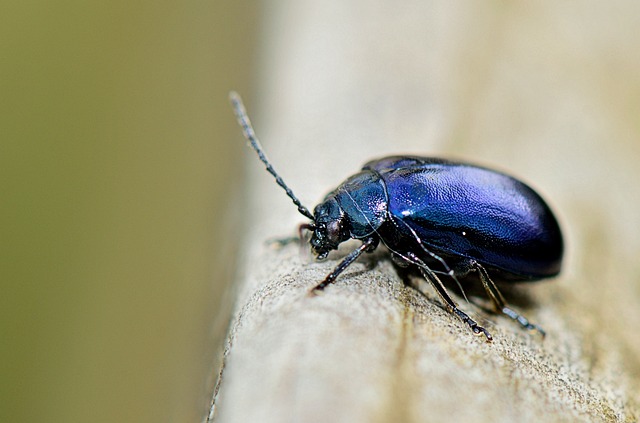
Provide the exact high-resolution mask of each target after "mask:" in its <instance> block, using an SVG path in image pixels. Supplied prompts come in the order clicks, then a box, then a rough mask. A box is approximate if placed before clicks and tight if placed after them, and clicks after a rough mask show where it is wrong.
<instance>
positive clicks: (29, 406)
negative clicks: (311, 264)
mask: <svg viewBox="0 0 640 423" xmlns="http://www.w3.org/2000/svg"><path fill="white" fill-rule="evenodd" d="M258 13H259V11H258V10H257V9H256V5H255V4H254V3H253V2H246V1H240V2H214V1H209V2H202V1H193V0H187V1H181V2H171V1H142V2H125V1H110V2H86V1H57V2H48V1H23V2H4V3H3V5H2V6H1V7H0V45H1V46H2V47H1V49H0V54H1V56H0V61H1V65H0V107H2V110H1V113H0V131H1V132H0V134H1V140H2V141H1V149H0V160H1V165H0V172H1V177H0V180H1V181H2V182H1V186H2V191H1V192H2V206H1V208H0V210H2V212H1V215H0V217H1V219H2V224H1V227H2V233H1V237H2V242H1V244H0V245H2V251H1V254H0V263H1V266H0V268H1V269H2V272H1V273H2V275H1V278H2V295H1V304H0V306H1V310H2V312H1V313H2V314H1V316H0V327H1V333H0V336H1V337H2V347H1V350H0V369H1V370H0V380H1V382H0V421H1V422H20V421H25V422H26V421H48V422H76V421H77V422H80V421H93V422H95V421H109V422H114V421H134V422H144V421H154V422H156V421H199V420H200V419H201V418H202V417H203V415H204V413H205V412H206V411H207V406H208V402H209V400H210V397H209V395H210V392H209V390H210V389H211V387H212V384H213V382H214V380H213V379H214V378H215V377H214V376H213V372H214V368H213V367H214V366H215V362H214V361H215V360H213V361H212V357H216V356H217V355H216V354H219V351H220V348H221V347H220V345H221V339H222V337H223V335H224V330H225V328H226V322H225V321H224V319H220V318H218V319H217V320H216V316H224V315H225V314H226V313H225V310H228V308H229V307H230V304H226V303H223V298H224V296H223V292H224V291H225V289H226V288H225V287H227V286H228V281H229V279H230V276H231V272H232V271H233V270H232V269H233V257H234V251H235V249H236V248H237V242H236V241H235V235H236V234H233V233H231V229H230V228H232V227H233V224H230V223H232V222H230V216H235V217H234V218H235V219H239V218H240V217H239V216H238V213H237V210H235V211H234V210H233V208H234V207H237V203H238V202H239V201H240V200H241V198H240V195H239V194H238V190H237V189H234V188H237V187H238V186H239V185H240V184H239V183H238V178H239V177H241V174H242V172H241V171H240V169H239V161H238V158H239V157H240V154H241V153H242V152H243V151H244V150H243V148H244V147H243V145H242V143H241V142H238V140H237V139H234V138H239V132H238V130H237V128H236V127H235V123H234V120H233V117H232V114H231V111H230V108H229V106H228V102H227V93H228V91H229V90H230V89H232V88H233V89H237V90H239V91H241V92H245V93H246V92H248V91H249V84H250V76H251V75H252V74H253V73H254V72H253V70H252V62H251V61H250V57H251V56H252V54H253V53H254V51H255V49H254V44H255V43H254V42H255V30H254V28H255V23H256V17H257V15H258ZM212 321H214V322H217V324H214V326H215V327H212V324H211V322H212Z"/></svg>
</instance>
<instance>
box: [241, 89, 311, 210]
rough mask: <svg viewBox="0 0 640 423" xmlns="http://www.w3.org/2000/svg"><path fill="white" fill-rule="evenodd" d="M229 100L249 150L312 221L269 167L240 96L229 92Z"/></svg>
mask: <svg viewBox="0 0 640 423" xmlns="http://www.w3.org/2000/svg"><path fill="white" fill-rule="evenodd" d="M229 100H230V101H231V105H232V106H233V112H234V113H235V115H236V119H238V124H239V125H240V127H241V128H242V133H243V134H244V137H245V138H246V139H247V141H249V143H251V148H253V150H254V151H255V152H256V153H257V154H258V158H259V159H260V161H261V162H262V163H264V165H265V166H266V168H267V172H269V173H270V174H271V175H273V177H274V178H275V179H276V182H277V183H278V185H280V186H281V187H282V189H284V190H285V192H286V193H287V196H289V198H291V200H293V204H295V205H296V206H297V207H298V211H299V212H300V214H302V215H303V216H305V217H308V218H309V219H311V220H314V219H313V215H312V214H311V212H310V211H309V209H308V208H306V207H305V206H303V205H302V203H301V202H300V200H298V197H296V195H295V194H294V193H293V191H291V188H289V187H288V186H287V184H285V183H284V181H283V180H282V178H281V177H280V175H278V173H277V172H276V171H275V169H274V168H273V166H271V163H270V162H269V159H268V158H267V155H266V154H265V153H264V150H263V149H262V146H261V145H260V141H258V137H256V133H255V131H254V130H253V126H252V125H251V121H250V120H249V115H247V110H246V109H245V108H244V104H243V103H242V98H240V95H239V94H238V93H237V92H235V91H231V92H230V93H229Z"/></svg>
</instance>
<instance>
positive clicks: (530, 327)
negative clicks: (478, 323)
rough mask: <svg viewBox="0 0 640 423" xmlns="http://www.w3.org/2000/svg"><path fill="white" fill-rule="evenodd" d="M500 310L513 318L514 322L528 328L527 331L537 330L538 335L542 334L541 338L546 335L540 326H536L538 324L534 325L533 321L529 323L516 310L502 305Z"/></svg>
mask: <svg viewBox="0 0 640 423" xmlns="http://www.w3.org/2000/svg"><path fill="white" fill-rule="evenodd" d="M500 311H501V312H502V314H504V315H505V316H507V317H510V318H511V319H513V320H515V321H516V322H518V323H519V324H520V326H522V327H523V328H524V329H526V330H529V331H535V332H538V333H539V334H540V335H542V337H543V338H544V337H545V336H546V335H547V334H546V332H545V331H544V330H543V329H542V328H541V327H540V326H538V325H536V324H534V323H531V322H530V321H529V320H528V319H527V318H526V317H524V316H523V315H521V314H519V313H518V312H516V311H515V310H513V309H512V308H510V307H507V306H504V307H502V309H501V310H500Z"/></svg>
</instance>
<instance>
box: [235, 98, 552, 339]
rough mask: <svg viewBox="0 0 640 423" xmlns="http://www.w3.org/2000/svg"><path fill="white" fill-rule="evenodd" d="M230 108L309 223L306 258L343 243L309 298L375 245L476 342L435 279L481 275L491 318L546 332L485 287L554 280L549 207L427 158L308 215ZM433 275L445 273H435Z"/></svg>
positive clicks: (474, 170)
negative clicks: (421, 281) (347, 244)
mask: <svg viewBox="0 0 640 423" xmlns="http://www.w3.org/2000/svg"><path fill="white" fill-rule="evenodd" d="M230 99H231V103H232V105H233V109H234V112H235V114H236V117H237V119H238V123H239V124H240V126H241V127H242V130H243V132H244V136H245V138H246V139H247V140H248V141H249V142H250V143H251V146H252V148H253V149H254V150H255V151H256V153H258V157H259V158H260V160H261V161H262V163H264V165H265V166H266V168H267V171H268V172H269V173H271V174H272V175H273V177H274V178H275V179H276V182H277V183H278V185H280V186H281V187H282V188H283V189H284V190H285V191H286V193H287V195H288V196H289V198H291V199H292V200H293V203H294V204H295V205H296V206H297V207H298V211H299V212H300V213H301V214H302V215H304V216H305V217H307V218H309V219H310V220H311V221H312V222H311V223H309V224H303V225H301V227H300V228H301V230H302V229H306V230H309V231H311V232H312V233H313V234H312V237H311V241H310V243H311V248H312V249H313V251H314V253H315V254H316V255H317V259H318V260H323V259H325V258H326V257H327V255H328V254H329V252H330V251H331V250H336V249H337V248H338V245H339V244H340V243H342V242H344V241H347V240H349V239H357V240H360V241H362V245H361V246H359V247H358V248H356V249H355V250H353V251H352V252H351V253H349V254H348V255H347V256H346V257H345V258H344V259H343V260H342V262H340V264H338V265H337V266H336V267H335V269H333V271H332V272H331V273H329V275H327V277H326V278H325V279H324V280H323V281H322V282H321V283H319V284H318V285H317V286H315V287H314V288H313V289H312V291H311V292H317V291H321V290H323V289H324V288H325V287H326V286H327V285H329V284H331V283H333V282H334V281H335V280H336V278H337V277H338V275H340V273H342V272H343V271H344V270H345V269H346V268H347V267H349V265H350V264H351V263H353V262H354V261H355V260H356V259H357V258H358V257H359V256H360V255H361V254H362V253H363V252H372V251H373V250H375V248H376V247H377V246H378V244H379V243H380V242H382V243H383V244H384V245H385V246H386V247H387V248H388V249H389V251H390V252H391V256H392V258H393V260H394V261H395V262H396V263H398V264H400V265H401V266H408V265H414V266H417V268H418V269H419V270H420V272H421V273H422V275H423V277H424V278H425V279H426V280H427V281H429V282H430V283H431V285H432V286H433V288H434V289H435V290H436V292H437V293H438V294H439V295H440V297H441V298H442V300H443V301H444V302H445V304H446V305H447V307H448V309H449V310H450V311H451V312H452V313H454V314H455V315H457V316H458V317H460V318H461V319H462V321H463V322H464V323H466V324H467V325H468V326H469V327H470V328H471V330H472V331H473V333H474V334H477V335H481V334H482V335H484V336H485V337H486V339H487V340H488V341H491V340H492V339H493V338H492V336H491V334H490V333H489V332H488V331H487V330H486V329H485V328H483V327H482V326H480V325H478V324H477V323H476V322H475V321H474V320H472V319H471V318H470V317H469V316H468V315H467V314H466V313H464V312H463V311H462V310H460V309H459V308H458V306H457V305H456V303H455V301H453V299H452V298H451V296H450V295H449V293H448V292H447V290H446V289H445V286H444V284H443V283H442V281H441V280H440V278H439V277H438V274H445V275H447V276H449V277H451V278H453V279H454V280H455V281H456V282H457V281H458V279H457V278H460V277H465V276H467V275H470V274H471V273H475V274H477V275H478V278H479V280H480V282H481V283H482V286H483V287H484V290H485V291H486V293H487V295H488V296H489V298H490V299H491V302H492V303H493V305H494V307H495V310H496V312H499V313H503V314H505V315H506V316H508V317H510V318H512V319H514V320H515V321H517V322H518V323H519V324H520V325H521V326H522V327H524V328H526V329H530V330H537V331H539V332H540V333H541V334H542V335H544V332H543V331H542V329H541V328H539V327H538V326H536V325H534V324H532V323H530V322H529V321H528V320H527V319H526V318H525V317H523V316H522V315H520V314H518V313H517V312H516V311H514V310H513V309H511V308H510V307H509V306H508V305H507V303H506V301H505V299H504V297H503V296H502V294H501V293H500V291H499V290H498V288H497V286H496V284H495V283H494V282H493V280H492V278H495V279H498V280H504V281H508V282H515V281H532V280H537V279H543V278H549V277H552V276H555V275H557V274H558V273H559V272H560V267H561V263H562V253H563V241H562V234H561V232H560V227H559V226H558V222H557V220H556V218H555V217H554V215H553V213H552V212H551V210H550V209H549V206H547V204H546V203H545V202H544V200H543V199H542V198H541V197H540V196H539V195H538V194H537V193H536V192H535V191H533V189H531V188H530V187H528V186H527V185H525V184H524V183H522V182H520V181H519V180H517V179H515V178H513V177H511V176H508V175H505V174H503V173H500V172H497V171H495V170H491V169H487V168H484V167H480V166H474V165H471V164H467V163H461V162H455V161H448V160H443V159H438V158H430V157H416V156H390V157H384V158H381V159H378V160H373V161H370V162H368V163H367V164H365V165H364V167H363V168H362V170H361V171H360V172H358V173H356V174H355V175H353V176H351V177H350V178H348V179H347V180H346V181H344V182H343V183H342V184H341V185H340V186H338V188H336V189H335V190H334V191H332V192H330V193H329V194H328V195H327V196H326V197H325V199H324V200H323V201H322V203H320V204H318V205H317V206H316V208H315V209H314V211H313V214H311V212H309V209H307V208H306V207H305V206H303V205H302V203H301V202H300V200H298V198H297V197H296V196H295V194H293V192H292V191H291V189H290V188H289V187H288V186H287V185H286V184H285V182H284V181H283V180H282V178H280V176H279V175H278V174H277V173H276V171H275V170H274V169H273V167H272V166H271V164H270V162H269V160H268V159H267V157H266V156H265V154H264V151H263V150H262V147H261V146H260V143H259V141H258V139H257V138H256V135H255V132H254V130H253V127H252V126H251V122H250V120H249V117H248V116H247V113H246V110H245V108H244V105H243V104H242V100H241V98H240V96H239V95H238V94H237V93H235V92H232V93H231V94H230ZM432 266H438V267H439V268H442V269H444V270H439V271H436V270H433V269H432Z"/></svg>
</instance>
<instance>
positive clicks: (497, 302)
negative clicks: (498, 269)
mask: <svg viewBox="0 0 640 423" xmlns="http://www.w3.org/2000/svg"><path fill="white" fill-rule="evenodd" d="M474 268H475V270H477V272H478V274H479V275H480V281H481V282H482V286H483V287H484V290H485V291H486V293H487V296H488V297H489V298H490V299H491V302H492V303H493V306H494V307H495V310H496V312H498V313H502V314H504V315H505V316H507V317H509V318H511V319H513V320H515V321H516V322H518V323H519V324H520V326H522V327H523V328H524V329H527V330H531V331H534V330H535V331H537V332H539V333H540V334H541V335H542V336H543V337H544V336H545V335H546V334H545V331H544V330H543V329H542V328H541V327H540V326H538V325H536V324H533V323H531V322H530V321H529V320H528V319H527V318H526V317H524V316H523V315H521V314H520V313H518V312H517V311H515V310H514V309H512V308H511V307H509V306H508V305H507V301H506V300H505V299H504V297H503V296H502V293H501V292H500V291H499V290H498V287H497V286H496V284H495V282H493V280H491V278H490V277H489V273H488V272H487V269H485V268H484V267H483V266H482V265H481V264H480V263H477V262H476V263H474Z"/></svg>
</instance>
